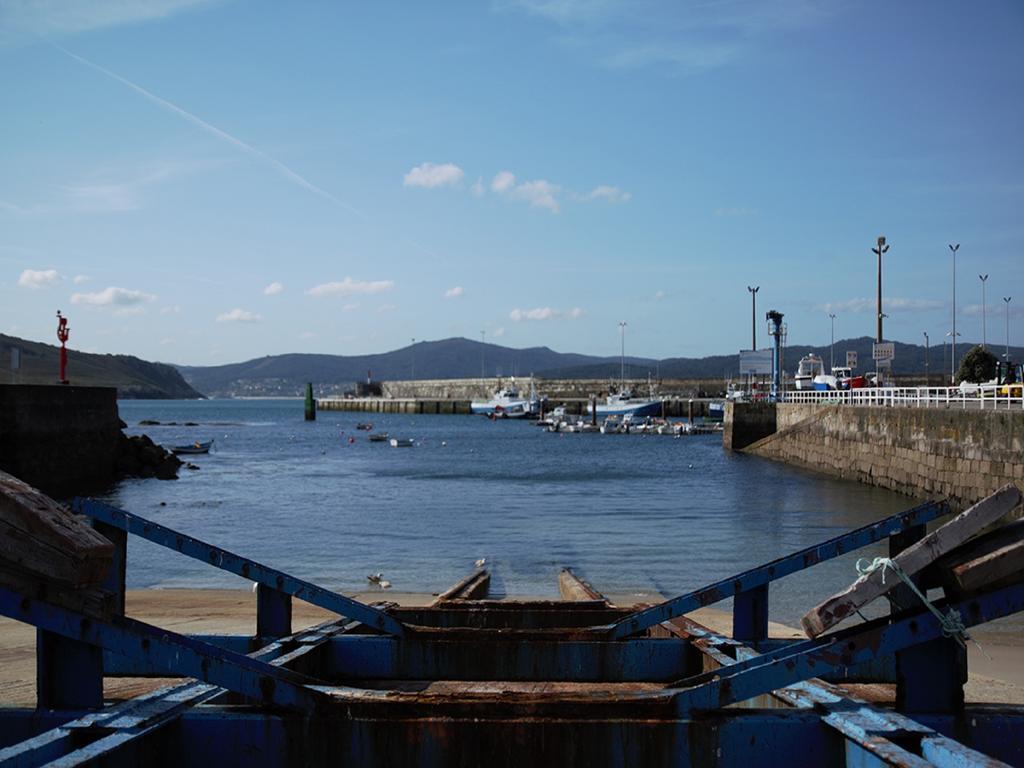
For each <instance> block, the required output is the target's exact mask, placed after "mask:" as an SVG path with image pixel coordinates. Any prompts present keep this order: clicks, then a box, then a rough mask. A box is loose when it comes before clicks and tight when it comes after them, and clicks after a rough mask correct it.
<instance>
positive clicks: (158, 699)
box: [0, 621, 358, 768]
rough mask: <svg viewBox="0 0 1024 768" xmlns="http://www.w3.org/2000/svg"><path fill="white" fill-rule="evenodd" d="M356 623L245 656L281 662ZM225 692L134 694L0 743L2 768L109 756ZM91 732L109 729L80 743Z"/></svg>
mask: <svg viewBox="0 0 1024 768" xmlns="http://www.w3.org/2000/svg"><path fill="white" fill-rule="evenodd" d="M357 626H358V622H352V623H349V624H342V623H340V622H338V621H329V622H324V623H322V624H318V625H316V626H315V627H310V628H308V629H305V630H302V631H301V632H297V633H295V634H294V635H292V636H290V637H284V638H281V639H279V640H277V641H275V642H272V643H270V644H268V645H266V646H264V647H263V648H261V649H259V650H257V651H254V652H253V653H251V654H249V657H250V658H253V659H258V660H261V661H265V662H267V663H269V664H270V665H271V666H274V667H282V666H285V665H287V664H289V663H292V662H294V661H296V660H298V659H299V658H300V657H301V656H303V655H305V654H308V653H310V652H312V651H314V650H316V649H317V648H318V647H320V646H321V645H323V644H324V643H326V642H327V641H328V640H330V639H331V638H332V637H334V636H335V635H338V634H341V633H344V632H348V631H351V630H352V629H354V628H355V627H357ZM289 649H292V650H289ZM225 692H226V689H224V688H221V687H219V686H217V685H211V684H209V683H201V682H197V681H194V680H193V681H189V682H185V683H178V684H176V685H173V686H168V687H164V688H161V689H159V690H156V691H152V692H150V693H146V694H143V695H141V696H137V697H135V698H134V699H131V700H130V701H126V702H123V703H121V704H118V705H115V706H113V707H109V708H107V709H104V710H102V711H99V712H94V713H89V714H87V715H85V716H83V717H80V718H78V719H77V720H73V721H70V722H67V723H64V724H63V725H60V726H57V727H56V728H51V729H50V730H48V731H45V732H44V733H41V734H39V735H38V736H35V737H33V738H31V739H27V740H25V741H22V742H21V743H19V744H16V745H12V746H10V747H8V748H6V749H0V768H34V767H35V766H39V765H43V764H46V763H50V762H51V761H53V760H56V759H58V758H64V759H65V762H66V763H67V764H69V765H74V764H79V763H80V762H89V761H93V760H96V759H97V758H99V757H101V756H102V757H107V756H110V755H112V754H114V753H116V752H118V750H120V749H121V748H122V747H125V746H127V745H130V744H131V743H132V742H133V741H136V740H139V739H141V738H143V737H144V736H146V735H148V734H150V733H153V732H155V731H156V730H158V729H160V728H163V727H164V726H166V725H168V724H170V723H172V722H174V721H175V720H176V719H177V718H178V717H180V716H181V715H183V714H184V713H185V712H186V711H187V710H188V709H189V708H191V707H194V706H197V705H199V704H203V703H210V702H212V701H213V700H214V699H216V698H218V697H219V696H221V695H223V694H224V693H225ZM111 732H113V733H111ZM93 734H96V735H98V736H99V735H103V734H109V735H107V736H103V738H98V739H97V740H96V741H94V742H92V743H89V744H86V745H84V746H83V744H82V742H83V741H84V740H87V738H88V736H90V735H93Z"/></svg>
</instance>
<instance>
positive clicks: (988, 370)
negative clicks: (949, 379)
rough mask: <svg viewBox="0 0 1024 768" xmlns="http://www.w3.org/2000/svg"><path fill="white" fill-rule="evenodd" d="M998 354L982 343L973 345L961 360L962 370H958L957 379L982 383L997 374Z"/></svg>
mask: <svg viewBox="0 0 1024 768" xmlns="http://www.w3.org/2000/svg"><path fill="white" fill-rule="evenodd" d="M996 362H997V359H996V356H995V355H993V354H992V353H991V352H989V351H988V350H987V349H985V348H984V347H983V346H981V345H980V344H979V345H978V346H976V347H972V348H971V351H970V352H968V353H967V354H966V355H964V359H963V360H962V361H960V370H959V371H957V372H956V379H957V381H970V382H973V383H975V384H982V383H984V382H986V381H991V380H992V379H994V378H995V376H996Z"/></svg>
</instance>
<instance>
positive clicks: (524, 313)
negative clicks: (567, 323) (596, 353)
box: [508, 307, 586, 323]
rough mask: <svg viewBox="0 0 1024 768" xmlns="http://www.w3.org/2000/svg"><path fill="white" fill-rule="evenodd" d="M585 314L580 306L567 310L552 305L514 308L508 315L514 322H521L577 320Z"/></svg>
mask: <svg viewBox="0 0 1024 768" xmlns="http://www.w3.org/2000/svg"><path fill="white" fill-rule="evenodd" d="M585 314H586V312H585V311H584V310H583V309H581V308H580V307H573V308H572V309H570V310H568V311H566V312H562V311H561V310H558V309H552V308H551V307H535V308H534V309H513V310H512V311H511V312H509V313H508V316H509V318H511V319H512V320H513V321H514V322H517V323H520V322H522V321H524V320H557V319H559V318H567V319H569V320H576V319H577V318H580V317H583V315H585Z"/></svg>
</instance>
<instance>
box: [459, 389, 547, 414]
mask: <svg viewBox="0 0 1024 768" xmlns="http://www.w3.org/2000/svg"><path fill="white" fill-rule="evenodd" d="M469 408H470V411H471V412H472V413H479V414H483V415H484V416H490V417H492V418H495V419H525V418H527V417H528V416H532V415H534V414H537V413H539V412H540V398H539V397H537V393H536V392H535V391H534V389H533V384H532V383H531V384H530V395H529V397H524V396H523V395H522V394H521V393H520V391H519V388H518V387H517V386H516V384H515V379H512V383H511V384H510V385H509V386H507V387H502V388H500V389H499V390H498V391H497V392H495V393H494V396H493V397H491V399H490V400H474V401H473V402H471V403H470V406H469Z"/></svg>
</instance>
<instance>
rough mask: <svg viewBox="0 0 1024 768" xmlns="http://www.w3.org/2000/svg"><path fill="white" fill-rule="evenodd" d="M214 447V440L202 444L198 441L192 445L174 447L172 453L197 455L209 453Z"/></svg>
mask: <svg viewBox="0 0 1024 768" xmlns="http://www.w3.org/2000/svg"><path fill="white" fill-rule="evenodd" d="M212 445H213V440H208V441H206V442H205V443H201V442H199V441H198V440H197V441H196V442H194V443H192V444H191V445H174V446H171V453H174V454H186V453H187V454H196V453H209V452H210V446H212Z"/></svg>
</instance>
